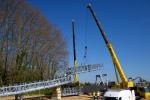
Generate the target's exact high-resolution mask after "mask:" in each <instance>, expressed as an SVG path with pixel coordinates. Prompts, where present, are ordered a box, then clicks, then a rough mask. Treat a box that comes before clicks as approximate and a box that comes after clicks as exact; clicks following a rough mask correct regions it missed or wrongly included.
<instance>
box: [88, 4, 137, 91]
mask: <svg viewBox="0 0 150 100" xmlns="http://www.w3.org/2000/svg"><path fill="white" fill-rule="evenodd" d="M87 8H88V9H89V10H90V12H91V14H92V16H93V18H94V20H95V22H96V24H97V27H98V29H99V31H100V33H101V35H102V37H103V39H104V41H105V43H106V46H107V48H108V51H109V53H110V55H111V58H112V61H113V64H114V66H115V68H116V69H117V71H118V73H119V75H120V78H121V81H122V82H121V83H119V87H120V88H130V87H133V86H134V83H133V81H128V80H127V78H126V75H125V73H124V71H123V69H122V67H121V65H120V62H119V60H118V58H117V56H116V54H115V52H114V49H113V47H112V45H111V43H110V42H109V41H108V39H107V37H106V34H105V32H104V30H103V28H102V25H101V24H100V22H99V21H98V19H97V17H96V15H95V13H94V11H93V10H92V7H91V4H89V5H88V6H87Z"/></svg>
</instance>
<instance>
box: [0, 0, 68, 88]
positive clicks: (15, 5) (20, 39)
mask: <svg viewBox="0 0 150 100" xmlns="http://www.w3.org/2000/svg"><path fill="white" fill-rule="evenodd" d="M66 57H67V49H66V42H65V40H64V39H63V37H62V35H61V32H60V31H59V30H58V29H57V28H55V27H54V26H53V25H52V24H50V23H49V22H48V21H47V20H46V19H45V18H44V17H43V16H42V15H41V14H40V13H39V12H38V11H37V10H36V9H34V8H32V7H31V6H30V5H29V4H27V3H26V2H25V1H22V0H0V84H1V85H2V84H3V85H8V84H14V83H20V82H31V81H36V80H46V79H49V78H51V77H52V76H53V74H54V73H55V71H56V67H57V66H59V64H60V63H63V62H66Z"/></svg>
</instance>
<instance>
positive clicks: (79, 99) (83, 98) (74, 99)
mask: <svg viewBox="0 0 150 100" xmlns="http://www.w3.org/2000/svg"><path fill="white" fill-rule="evenodd" d="M14 99H15V98H14V96H9V97H0V100H14ZM23 100H52V99H50V97H48V96H46V97H45V96H40V97H35V96H33V97H25V99H23ZM62 100H93V99H92V96H88V95H80V96H67V97H62ZM141 100H150V99H141Z"/></svg>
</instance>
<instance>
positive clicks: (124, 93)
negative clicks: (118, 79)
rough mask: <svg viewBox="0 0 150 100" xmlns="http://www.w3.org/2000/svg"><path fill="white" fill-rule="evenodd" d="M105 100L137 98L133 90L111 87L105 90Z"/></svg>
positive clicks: (130, 99) (133, 99)
mask: <svg viewBox="0 0 150 100" xmlns="http://www.w3.org/2000/svg"><path fill="white" fill-rule="evenodd" d="M103 100H135V93H134V91H133V90H132V91H130V90H126V89H110V90H108V91H106V92H105V94H104V96H103Z"/></svg>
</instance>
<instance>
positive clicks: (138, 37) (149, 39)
mask: <svg viewBox="0 0 150 100" xmlns="http://www.w3.org/2000/svg"><path fill="white" fill-rule="evenodd" d="M28 2H29V3H30V4H31V5H32V6H34V7H35V8H37V9H38V10H39V11H40V12H41V13H42V15H44V16H45V18H46V19H47V20H48V21H49V22H51V23H52V24H53V25H54V26H56V27H57V28H58V29H60V31H61V32H62V34H63V37H64V38H65V39H66V41H67V46H68V50H69V53H70V55H69V58H68V61H69V65H70V66H72V65H73V49H72V48H73V47H72V28H71V21H72V19H74V20H75V31H76V48H77V61H78V65H80V64H81V63H83V55H84V47H85V45H87V47H88V49H87V59H86V61H87V62H86V64H96V63H100V64H103V65H104V67H103V68H102V70H100V71H96V72H91V73H86V74H82V75H79V79H80V81H81V82H85V81H86V82H87V81H90V82H92V81H93V82H94V81H95V75H96V74H101V73H107V74H108V79H109V80H115V74H114V68H113V64H112V60H111V57H110V55H109V52H108V50H107V48H106V46H105V43H104V41H103V39H102V37H101V35H100V34H99V31H98V29H97V26H96V24H95V22H94V20H93V18H92V16H91V14H90V13H89V11H88V10H87V9H86V5H87V4H88V3H89V2H91V3H92V6H93V9H94V11H95V12H96V15H97V17H98V19H100V21H101V23H102V25H103V27H104V30H105V32H106V35H107V37H108V39H109V40H110V42H111V43H112V45H113V48H114V50H115V52H116V54H117V56H118V59H119V61H120V63H121V65H122V68H123V70H124V72H125V74H126V76H127V77H133V78H135V77H137V76H141V77H143V78H144V79H147V80H149V81H150V44H149V43H150V6H149V5H150V1H149V0H28Z"/></svg>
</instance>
